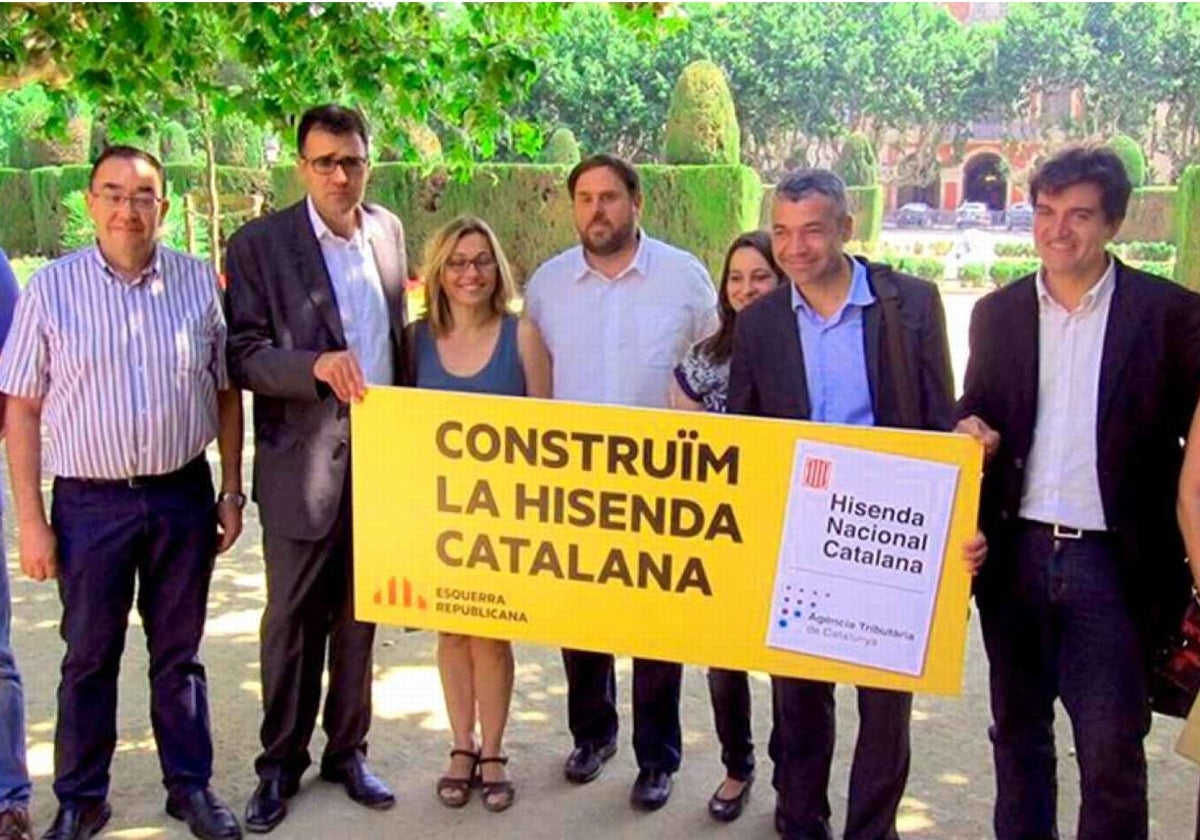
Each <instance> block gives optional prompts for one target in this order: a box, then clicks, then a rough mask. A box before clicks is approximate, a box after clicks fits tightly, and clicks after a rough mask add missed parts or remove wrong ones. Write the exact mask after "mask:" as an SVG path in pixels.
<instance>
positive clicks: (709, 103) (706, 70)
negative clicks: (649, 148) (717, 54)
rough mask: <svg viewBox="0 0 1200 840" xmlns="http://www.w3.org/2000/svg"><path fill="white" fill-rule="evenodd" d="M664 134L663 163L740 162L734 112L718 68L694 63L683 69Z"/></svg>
mask: <svg viewBox="0 0 1200 840" xmlns="http://www.w3.org/2000/svg"><path fill="white" fill-rule="evenodd" d="M666 133H667V136H666V141H665V143H664V147H663V161H664V162H665V163H673V164H679V163H695V164H736V163H739V162H740V161H739V159H740V157H741V150H742V149H741V139H740V136H739V134H738V123H737V111H736V110H735V109H734V107H733V97H732V96H731V95H730V93H729V85H728V84H726V82H725V74H724V73H723V72H722V71H721V68H720V67H718V66H717V65H715V64H713V63H712V62H711V61H695V62H693V63H691V64H689V65H688V66H687V67H685V68H683V73H681V74H680V76H679V81H678V82H676V84H675V91H674V93H672V95H671V106H670V108H668V109H667V130H666Z"/></svg>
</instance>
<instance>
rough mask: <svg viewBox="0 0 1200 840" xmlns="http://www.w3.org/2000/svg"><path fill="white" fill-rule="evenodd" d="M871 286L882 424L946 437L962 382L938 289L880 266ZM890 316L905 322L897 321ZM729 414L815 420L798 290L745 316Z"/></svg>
mask: <svg viewBox="0 0 1200 840" xmlns="http://www.w3.org/2000/svg"><path fill="white" fill-rule="evenodd" d="M867 280H868V282H869V283H870V285H871V291H872V293H873V294H874V295H875V298H876V300H875V303H873V304H872V305H870V306H868V307H866V309H865V310H864V311H863V344H864V350H865V357H866V363H867V382H868V384H869V386H870V389H871V406H872V409H873V411H874V414H875V424H876V425H878V426H893V427H900V428H914V429H933V430H938V431H946V430H948V429H950V428H952V427H953V425H954V380H953V376H952V375H951V372H950V347H949V344H948V342H947V340H946V316H945V313H944V311H943V310H942V300H941V297H940V296H939V295H938V291H937V287H936V286H934V285H933V284H932V283H929V282H926V281H924V280H918V279H917V278H916V277H910V276H908V275H906V274H899V273H896V272H893V271H892V270H891V269H890V268H889V267H888V266H886V265H879V264H875V263H871V264H869V265H868V267H867ZM888 301H891V304H889V303H888ZM893 306H894V308H892V307H893ZM889 313H894V314H895V315H896V316H897V317H896V318H895V319H892V318H889ZM893 320H894V321H896V322H897V323H893ZM893 329H898V330H899V343H896V342H895V340H894V339H893V338H891V337H890V330H893ZM893 348H902V349H900V351H899V352H901V353H903V356H904V358H903V359H902V360H901V361H900V363H899V364H898V363H897V361H896V360H895V359H894V358H893V353H894V351H893ZM905 371H907V375H904V372H905ZM901 387H903V388H906V389H907V391H908V394H907V397H904V396H902V395H901V394H900V393H899V389H900V388H901ZM906 406H910V408H906ZM728 410H729V413H731V414H753V415H757V416H761V417H780V418H790V419H794V420H808V419H809V418H810V416H811V414H812V406H811V403H810V402H809V398H808V385H807V380H806V378H805V370H804V352H803V350H802V349H801V344H800V333H799V331H798V330H797V327H796V313H795V312H794V311H793V310H792V299H791V284H790V283H783V284H781V285H780V287H779V288H778V289H775V290H774V291H772V292H770V293H769V294H767V295H765V296H763V297H762V298H760V299H759V300H756V301H755V302H754V303H752V304H750V305H749V306H747V307H746V308H745V309H744V310H743V311H742V312H741V313H740V314H739V315H738V316H737V325H736V327H735V329H734V338H733V358H732V361H731V362H730V370H729V409H728ZM906 414H907V415H908V416H906Z"/></svg>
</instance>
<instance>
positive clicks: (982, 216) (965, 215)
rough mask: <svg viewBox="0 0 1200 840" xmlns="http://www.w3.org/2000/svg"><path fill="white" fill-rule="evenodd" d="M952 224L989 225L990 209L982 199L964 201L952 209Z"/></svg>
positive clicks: (990, 221)
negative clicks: (955, 208)
mask: <svg viewBox="0 0 1200 840" xmlns="http://www.w3.org/2000/svg"><path fill="white" fill-rule="evenodd" d="M954 224H956V225H957V226H958V227H960V228H965V227H989V226H990V225H991V224H992V211H991V210H989V209H988V206H987V205H986V204H984V203H983V202H982V201H964V202H963V203H962V204H960V205H958V209H957V210H955V211H954Z"/></svg>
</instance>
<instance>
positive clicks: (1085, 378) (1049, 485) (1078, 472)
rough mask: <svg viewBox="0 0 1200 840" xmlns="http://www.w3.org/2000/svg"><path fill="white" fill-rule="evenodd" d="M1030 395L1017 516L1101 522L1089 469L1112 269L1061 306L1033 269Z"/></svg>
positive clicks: (1085, 524) (1088, 526)
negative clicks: (1029, 437)
mask: <svg viewBox="0 0 1200 840" xmlns="http://www.w3.org/2000/svg"><path fill="white" fill-rule="evenodd" d="M1036 283H1037V296H1038V397H1037V422H1036V424H1035V425H1034V428H1033V446H1032V447H1031V448H1030V450H1029V459H1028V464H1027V470H1026V474H1025V490H1024V493H1023V494H1022V495H1021V517H1022V518H1024V519H1032V520H1035V521H1037V522H1047V523H1051V524H1059V525H1065V526H1068V527H1071V528H1081V529H1083V530H1092V531H1102V530H1105V529H1106V527H1107V523H1106V521H1105V519H1104V503H1103V501H1102V499H1101V497H1100V479H1099V476H1098V474H1097V472H1096V422H1097V416H1098V406H1099V396H1100V362H1101V360H1102V357H1103V355H1104V334H1105V332H1106V330H1107V328H1108V313H1109V309H1110V307H1111V305H1112V296H1113V287H1114V286H1115V285H1116V269H1115V267H1114V264H1113V262H1112V260H1109V263H1108V269H1107V270H1106V271H1105V272H1104V276H1102V277H1101V278H1100V282H1098V283H1097V284H1096V285H1094V286H1093V287H1092V288H1091V289H1089V290H1088V292H1087V294H1085V295H1084V296H1083V298H1082V300H1080V301H1079V306H1077V307H1076V308H1075V309H1074V310H1072V311H1070V312H1068V311H1067V310H1066V309H1065V308H1063V306H1062V305H1061V304H1059V303H1058V302H1057V301H1056V300H1054V298H1053V297H1051V296H1050V293H1049V291H1048V290H1047V289H1046V283H1045V278H1044V276H1043V272H1042V271H1039V272H1038V274H1037V279H1036Z"/></svg>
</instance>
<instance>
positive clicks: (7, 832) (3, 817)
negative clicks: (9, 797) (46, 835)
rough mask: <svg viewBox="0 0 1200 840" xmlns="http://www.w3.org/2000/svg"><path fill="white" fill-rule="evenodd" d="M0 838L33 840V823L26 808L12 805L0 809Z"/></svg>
mask: <svg viewBox="0 0 1200 840" xmlns="http://www.w3.org/2000/svg"><path fill="white" fill-rule="evenodd" d="M0 840H33V825H32V824H30V822H29V811H28V810H27V809H26V808H24V807H22V806H20V805H14V806H13V807H11V808H5V809H4V810H3V811H0Z"/></svg>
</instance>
